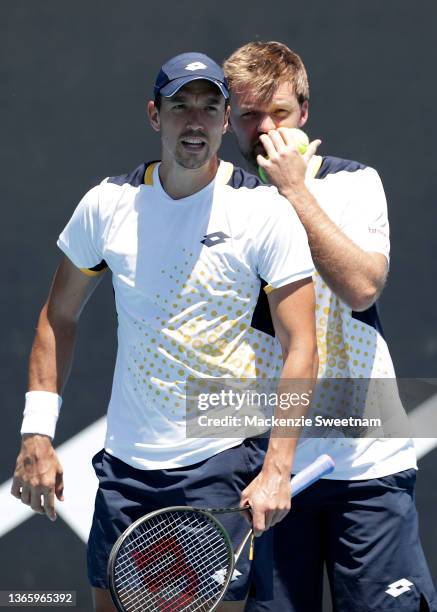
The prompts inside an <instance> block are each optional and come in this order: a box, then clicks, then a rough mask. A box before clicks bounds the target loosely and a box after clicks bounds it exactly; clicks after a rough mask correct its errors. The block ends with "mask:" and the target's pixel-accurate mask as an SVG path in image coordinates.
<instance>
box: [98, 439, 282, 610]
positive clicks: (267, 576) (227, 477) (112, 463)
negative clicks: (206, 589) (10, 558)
mask: <svg viewBox="0 0 437 612" xmlns="http://www.w3.org/2000/svg"><path fill="white" fill-rule="evenodd" d="M267 444H268V440H267V439H265V438H252V439H247V440H245V441H244V442H243V443H242V444H240V445H238V446H235V447H233V448H230V449H228V450H225V451H223V452H221V453H218V454H217V455H214V456H213V457H210V458H209V459H206V460H205V461H201V462H199V463H196V464H194V465H190V466H187V467H183V468H175V469H169V470H140V469H136V468H133V467H131V466H130V465H127V464H126V463H124V462H123V461H121V460H120V459H117V458H116V457H113V456H112V455H110V454H109V453H107V452H106V451H104V450H102V451H100V452H99V453H97V455H95V457H94V458H93V466H94V469H95V472H96V474H97V478H98V479H99V488H98V491H97V495H96V502H95V510H94V516H93V523H92V527H91V532H90V537H89V540H88V550H87V561H88V578H89V580H90V583H91V585H92V586H94V587H99V588H102V589H107V588H108V581H107V565H108V558H109V554H110V552H111V548H112V546H113V545H114V543H115V541H116V540H117V538H118V537H119V536H120V535H121V534H122V533H123V531H124V530H125V529H126V528H127V527H129V525H130V524H131V523H133V521H135V520H137V519H138V518H140V517H141V516H143V515H144V514H147V513H148V512H152V511H153V510H157V509H159V508H163V507H166V506H195V507H198V508H217V507H218V508H222V507H231V506H238V504H239V502H240V494H241V491H243V489H245V488H246V487H247V485H248V484H249V483H250V482H251V481H252V480H253V478H254V477H255V476H256V475H257V474H258V473H259V471H260V469H261V467H262V464H263V461H264V455H265V451H266V449H267ZM217 518H218V519H219V520H220V522H221V523H222V524H223V525H224V527H225V529H226V530H227V531H228V533H229V535H230V537H231V540H232V542H233V544H234V546H235V548H236V547H237V545H238V544H239V543H240V542H241V541H242V539H243V536H244V534H245V533H246V532H247V529H248V525H247V522H246V521H245V519H244V518H243V517H242V516H241V514H240V513H238V512H234V513H229V514H221V515H218V516H217ZM272 549H273V537H272V530H269V531H267V532H266V533H265V534H263V535H262V536H261V537H259V538H256V539H255V548H254V560H253V561H252V562H250V561H249V545H247V549H246V550H244V551H243V553H242V554H241V557H240V559H239V561H238V563H237V565H236V570H237V572H236V573H234V576H236V575H238V577H237V578H236V579H234V580H233V581H232V582H231V583H230V586H229V589H228V591H227V594H226V596H225V599H228V600H231V601H241V600H244V599H245V597H246V595H247V592H248V590H249V588H250V589H251V591H252V592H256V597H257V599H258V600H260V601H263V600H269V599H271V598H272V586H273V576H272V566H273V559H272V553H273V550H272Z"/></svg>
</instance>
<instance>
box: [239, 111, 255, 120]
mask: <svg viewBox="0 0 437 612" xmlns="http://www.w3.org/2000/svg"><path fill="white" fill-rule="evenodd" d="M254 115H255V112H254V111H246V112H245V113H243V114H242V115H241V117H242V118H243V119H250V118H251V117H253V116H254Z"/></svg>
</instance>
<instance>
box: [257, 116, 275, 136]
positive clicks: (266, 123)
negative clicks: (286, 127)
mask: <svg viewBox="0 0 437 612" xmlns="http://www.w3.org/2000/svg"><path fill="white" fill-rule="evenodd" d="M275 129H276V124H275V122H274V121H273V119H272V117H271V116H270V115H263V116H262V117H261V118H260V120H259V123H258V132H259V133H260V134H267V133H268V132H270V130H275Z"/></svg>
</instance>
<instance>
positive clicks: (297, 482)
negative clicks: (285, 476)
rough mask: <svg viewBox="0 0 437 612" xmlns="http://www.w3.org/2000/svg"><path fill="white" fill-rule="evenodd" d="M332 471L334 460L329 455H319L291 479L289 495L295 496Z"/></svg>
mask: <svg viewBox="0 0 437 612" xmlns="http://www.w3.org/2000/svg"><path fill="white" fill-rule="evenodd" d="M334 469H335V463H334V460H333V459H332V458H331V457H330V456H329V455H320V457H317V459H316V460H315V461H314V462H313V463H311V465H309V466H308V467H306V468H305V469H303V470H301V471H300V472H298V473H297V474H296V476H294V477H293V478H292V479H291V494H292V495H297V494H298V493H300V492H301V491H303V490H304V489H306V488H307V487H309V486H310V485H312V484H313V482H316V480H319V478H322V476H326V475H327V474H330V473H331V472H333V471H334Z"/></svg>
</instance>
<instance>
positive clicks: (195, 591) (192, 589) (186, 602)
mask: <svg viewBox="0 0 437 612" xmlns="http://www.w3.org/2000/svg"><path fill="white" fill-rule="evenodd" d="M334 467H335V464H334V461H333V460H332V459H331V457H329V455H321V456H320V457H319V458H318V459H316V461H314V463H312V464H311V465H309V466H308V467H307V468H305V469H304V470H302V471H301V472H299V473H298V474H297V475H296V476H294V478H292V480H291V490H292V494H293V496H294V495H297V494H298V493H300V492H301V491H303V490H304V489H306V488H307V487H309V486H310V485H311V484H313V483H314V482H316V480H318V479H319V478H321V477H322V476H325V475H326V474H329V473H330V472H332V471H333V470H334ZM242 510H243V509H242V508H207V509H199V508H192V507H189V506H172V507H169V508H162V509H161V510H156V511H154V512H150V513H149V514H146V515H145V516H143V517H141V518H140V519H138V520H137V521H135V522H134V523H132V525H131V526H130V527H128V529H126V531H124V533H122V534H121V536H120V537H119V538H118V540H117V542H116V543H115V544H114V546H113V548H112V551H111V554H110V557H109V562H108V581H109V588H110V591H111V595H112V598H113V601H114V603H115V605H116V607H117V609H118V610H120V611H121V612H212V611H213V610H215V609H216V607H217V606H218V604H219V603H220V601H221V599H222V598H223V596H224V594H225V593H226V589H227V588H228V585H229V582H230V581H231V578H232V575H233V572H234V567H235V564H236V563H237V561H238V559H239V557H240V555H241V552H242V550H243V549H244V547H245V545H246V543H247V541H248V539H249V538H250V536H251V535H252V530H251V529H249V530H248V532H247V534H246V535H245V537H244V539H243V541H242V542H241V544H240V545H239V546H238V548H237V549H236V551H235V553H234V550H233V548H232V543H231V540H230V538H229V535H228V533H227V532H226V530H225V528H224V527H223V525H222V524H221V523H220V521H218V520H217V518H215V516H214V515H216V514H223V513H227V512H241V511H242Z"/></svg>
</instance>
